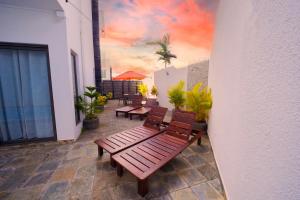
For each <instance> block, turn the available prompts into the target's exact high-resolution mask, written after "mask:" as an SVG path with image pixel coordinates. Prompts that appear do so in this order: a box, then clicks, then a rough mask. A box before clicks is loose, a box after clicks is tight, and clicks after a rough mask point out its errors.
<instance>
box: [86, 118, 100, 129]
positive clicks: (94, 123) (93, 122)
mask: <svg viewBox="0 0 300 200" xmlns="http://www.w3.org/2000/svg"><path fill="white" fill-rule="evenodd" d="M98 127H99V118H98V117H97V118H95V119H84V120H83V128H84V129H86V130H92V129H96V128H98Z"/></svg>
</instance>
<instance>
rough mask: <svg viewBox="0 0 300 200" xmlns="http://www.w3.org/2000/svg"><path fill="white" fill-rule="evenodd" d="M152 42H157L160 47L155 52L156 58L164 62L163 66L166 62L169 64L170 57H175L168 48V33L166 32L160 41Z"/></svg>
mask: <svg viewBox="0 0 300 200" xmlns="http://www.w3.org/2000/svg"><path fill="white" fill-rule="evenodd" d="M153 44H157V45H159V46H160V49H159V50H157V51H156V52H155V54H157V55H159V58H158V60H162V61H163V62H164V64H165V68H166V67H167V64H171V59H172V58H177V56H176V55H175V54H172V53H171V50H170V35H169V34H166V35H164V36H163V38H162V39H161V40H160V41H157V42H154V43H153Z"/></svg>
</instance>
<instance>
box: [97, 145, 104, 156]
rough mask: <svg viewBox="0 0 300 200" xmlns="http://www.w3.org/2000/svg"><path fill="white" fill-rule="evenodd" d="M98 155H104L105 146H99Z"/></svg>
mask: <svg viewBox="0 0 300 200" xmlns="http://www.w3.org/2000/svg"><path fill="white" fill-rule="evenodd" d="M98 156H103V148H102V147H100V146H98Z"/></svg>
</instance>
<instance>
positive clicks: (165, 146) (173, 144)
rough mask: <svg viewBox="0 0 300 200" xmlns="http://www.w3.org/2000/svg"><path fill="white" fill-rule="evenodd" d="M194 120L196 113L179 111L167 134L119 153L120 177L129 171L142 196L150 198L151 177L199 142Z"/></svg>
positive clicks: (167, 129)
mask: <svg viewBox="0 0 300 200" xmlns="http://www.w3.org/2000/svg"><path fill="white" fill-rule="evenodd" d="M178 115H181V116H180V117H178ZM194 119H195V114H194V113H187V112H185V113H180V112H175V113H174V114H173V117H172V121H171V122H170V124H169V126H168V127H167V128H166V129H165V130H164V131H163V133H161V134H159V135H156V136H154V137H151V138H149V139H147V140H145V141H143V142H141V143H139V144H136V145H134V146H132V147H130V148H128V149H126V150H124V151H121V152H119V153H117V154H115V155H114V156H113V160H115V161H116V162H117V173H118V175H119V176H122V173H123V168H125V169H127V170H128V171H129V172H130V173H132V174H133V175H134V176H136V177H137V179H138V193H139V194H140V195H141V196H144V195H146V193H147V192H148V188H147V179H148V177H149V176H150V175H152V174H153V173H155V172H156V171H157V170H158V169H159V168H161V167H162V166H164V165H165V164H166V163H168V162H169V161H170V160H172V159H173V158H175V157H176V156H177V155H178V154H179V153H180V152H182V151H183V150H184V149H185V148H187V147H188V146H189V145H190V144H191V143H192V142H194V141H195V139H194V137H195V136H193V135H191V132H192V123H193V121H194Z"/></svg>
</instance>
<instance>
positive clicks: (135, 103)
mask: <svg viewBox="0 0 300 200" xmlns="http://www.w3.org/2000/svg"><path fill="white" fill-rule="evenodd" d="M142 98H143V97H142V96H134V97H132V99H131V100H132V105H128V106H124V107H121V108H117V109H116V117H118V116H119V113H124V114H125V117H128V113H129V112H130V111H132V110H135V109H139V108H141V107H142Z"/></svg>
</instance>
